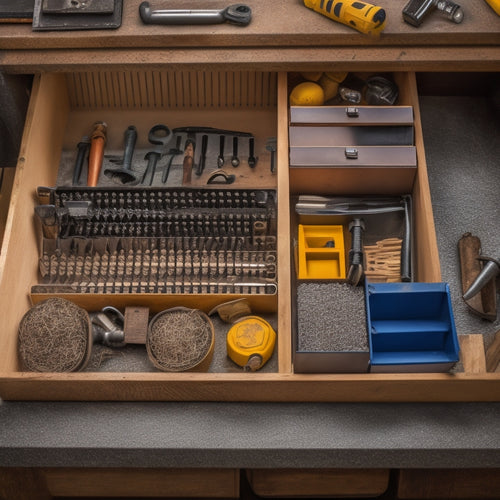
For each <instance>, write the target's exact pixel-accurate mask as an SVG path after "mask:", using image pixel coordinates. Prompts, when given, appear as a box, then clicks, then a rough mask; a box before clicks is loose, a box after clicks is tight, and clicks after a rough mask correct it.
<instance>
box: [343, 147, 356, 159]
mask: <svg viewBox="0 0 500 500" xmlns="http://www.w3.org/2000/svg"><path fill="white" fill-rule="evenodd" d="M345 157H346V158H347V159H348V160H357V159H358V150H357V149H356V148H345Z"/></svg>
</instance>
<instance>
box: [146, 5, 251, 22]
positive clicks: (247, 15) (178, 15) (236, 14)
mask: <svg viewBox="0 0 500 500" xmlns="http://www.w3.org/2000/svg"><path fill="white" fill-rule="evenodd" d="M139 15H140V16H141V19H142V22H143V23H144V24H188V25H190V24H222V23H226V22H227V23H230V24H235V25H237V26H247V25H248V24H250V21H251V20H252V9H251V8H250V7H248V5H243V4H235V5H230V6H229V7H226V8H225V9H221V10H216V9H157V10H151V6H150V4H149V2H142V3H141V5H140V6H139Z"/></svg>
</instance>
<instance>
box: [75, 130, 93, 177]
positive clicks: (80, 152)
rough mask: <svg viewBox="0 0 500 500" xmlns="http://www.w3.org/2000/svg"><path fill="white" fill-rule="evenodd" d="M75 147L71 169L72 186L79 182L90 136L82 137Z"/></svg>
mask: <svg viewBox="0 0 500 500" xmlns="http://www.w3.org/2000/svg"><path fill="white" fill-rule="evenodd" d="M76 148H77V153H76V161H75V168H74V170H73V186H76V185H78V184H79V182H80V176H81V174H82V169H83V163H84V161H85V157H86V156H87V153H88V151H89V148H90V138H89V137H88V136H84V137H82V140H81V141H80V142H79V143H78V144H77V146H76Z"/></svg>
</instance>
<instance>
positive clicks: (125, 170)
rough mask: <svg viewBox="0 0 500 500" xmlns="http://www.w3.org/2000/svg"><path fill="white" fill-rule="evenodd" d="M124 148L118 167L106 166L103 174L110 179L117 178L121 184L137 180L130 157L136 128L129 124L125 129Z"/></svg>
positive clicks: (135, 139)
mask: <svg viewBox="0 0 500 500" xmlns="http://www.w3.org/2000/svg"><path fill="white" fill-rule="evenodd" d="M124 140H125V149H124V151H123V158H122V159H121V160H120V163H121V164H122V166H121V167H120V168H106V169H105V170H104V175H105V176H106V177H110V178H111V179H117V180H119V181H120V182H121V183H122V184H132V183H134V182H136V181H137V176H136V175H135V174H134V173H133V172H132V157H133V155H134V149H135V143H136V142H137V129H136V128H135V127H134V126H133V125H130V126H129V127H128V128H127V130H126V131H125V138H124Z"/></svg>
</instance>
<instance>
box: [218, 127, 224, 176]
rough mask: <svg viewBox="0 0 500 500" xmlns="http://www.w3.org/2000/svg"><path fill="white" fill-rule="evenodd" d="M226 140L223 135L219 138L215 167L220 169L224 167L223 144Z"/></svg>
mask: <svg viewBox="0 0 500 500" xmlns="http://www.w3.org/2000/svg"><path fill="white" fill-rule="evenodd" d="M225 140H226V136H225V135H221V136H219V156H218V157H217V166H218V167H219V168H221V167H222V166H223V165H224V142H225Z"/></svg>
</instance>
